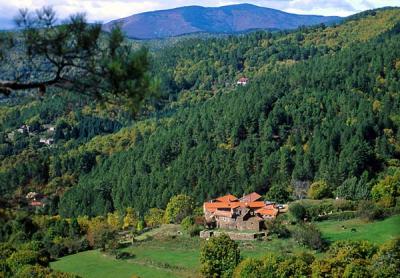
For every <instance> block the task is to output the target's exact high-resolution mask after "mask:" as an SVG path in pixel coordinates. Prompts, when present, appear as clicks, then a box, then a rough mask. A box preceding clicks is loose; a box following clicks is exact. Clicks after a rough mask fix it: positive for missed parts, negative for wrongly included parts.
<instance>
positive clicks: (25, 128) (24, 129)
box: [17, 125, 31, 134]
mask: <svg viewBox="0 0 400 278" xmlns="http://www.w3.org/2000/svg"><path fill="white" fill-rule="evenodd" d="M30 128H31V127H30V126H29V125H22V126H21V127H20V128H18V129H17V132H19V133H21V134H24V133H29V131H30Z"/></svg>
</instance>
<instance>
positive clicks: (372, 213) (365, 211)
mask: <svg viewBox="0 0 400 278" xmlns="http://www.w3.org/2000/svg"><path fill="white" fill-rule="evenodd" d="M357 214H358V216H359V217H360V218H361V219H363V220H365V221H374V220H377V219H382V218H383V216H384V213H383V210H382V208H380V207H378V206H377V205H376V204H375V203H374V202H372V201H361V202H360V203H359V205H358V210H357Z"/></svg>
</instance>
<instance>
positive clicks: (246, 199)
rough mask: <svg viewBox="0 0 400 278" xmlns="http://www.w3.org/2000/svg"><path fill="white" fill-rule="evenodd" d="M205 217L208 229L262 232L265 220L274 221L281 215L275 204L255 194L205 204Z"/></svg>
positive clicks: (231, 196) (230, 197)
mask: <svg viewBox="0 0 400 278" xmlns="http://www.w3.org/2000/svg"><path fill="white" fill-rule="evenodd" d="M203 210H204V217H205V221H206V224H207V226H208V227H216V228H219V229H230V230H239V231H245V230H250V231H260V230H262V229H263V228H264V220H266V219H274V218H276V216H277V215H278V213H279V209H278V207H277V206H276V205H275V204H274V203H267V202H264V201H262V200H261V195H259V194H257V193H255V192H253V193H251V194H248V195H245V196H243V197H242V198H240V199H238V198H237V197H235V196H233V195H230V194H229V195H226V196H223V197H219V198H217V199H214V200H211V201H210V202H206V203H204V204H203Z"/></svg>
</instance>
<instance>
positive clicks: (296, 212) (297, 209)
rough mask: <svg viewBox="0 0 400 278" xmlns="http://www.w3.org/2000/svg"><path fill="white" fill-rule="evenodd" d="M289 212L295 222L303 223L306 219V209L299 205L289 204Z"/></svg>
mask: <svg viewBox="0 0 400 278" xmlns="http://www.w3.org/2000/svg"><path fill="white" fill-rule="evenodd" d="M289 212H290V214H291V215H292V216H293V217H294V218H295V219H296V220H297V221H303V220H304V218H306V217H307V211H306V208H305V207H304V206H303V205H301V204H300V203H294V204H291V205H290V206H289Z"/></svg>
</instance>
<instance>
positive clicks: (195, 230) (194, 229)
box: [188, 225, 203, 237]
mask: <svg viewBox="0 0 400 278" xmlns="http://www.w3.org/2000/svg"><path fill="white" fill-rule="evenodd" d="M202 229H203V227H202V226H200V225H193V226H191V227H190V228H189V230H188V233H189V235H190V236H191V237H195V236H199V235H200V232H201V230H202Z"/></svg>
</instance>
